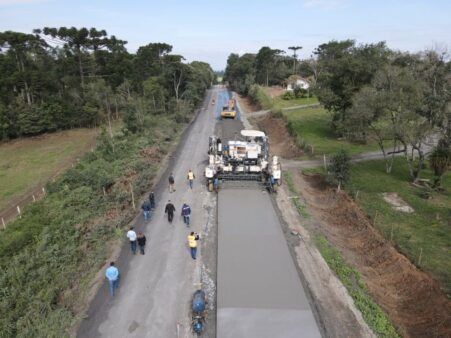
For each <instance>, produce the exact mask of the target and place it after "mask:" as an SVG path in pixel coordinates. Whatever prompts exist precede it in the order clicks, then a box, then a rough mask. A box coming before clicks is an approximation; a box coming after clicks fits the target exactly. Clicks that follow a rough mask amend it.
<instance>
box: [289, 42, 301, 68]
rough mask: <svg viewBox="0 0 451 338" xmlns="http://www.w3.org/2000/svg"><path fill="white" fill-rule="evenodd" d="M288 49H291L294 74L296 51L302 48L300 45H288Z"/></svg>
mask: <svg viewBox="0 0 451 338" xmlns="http://www.w3.org/2000/svg"><path fill="white" fill-rule="evenodd" d="M288 49H291V50H292V51H293V75H295V74H296V58H297V54H296V51H297V50H298V49H302V46H291V47H288Z"/></svg>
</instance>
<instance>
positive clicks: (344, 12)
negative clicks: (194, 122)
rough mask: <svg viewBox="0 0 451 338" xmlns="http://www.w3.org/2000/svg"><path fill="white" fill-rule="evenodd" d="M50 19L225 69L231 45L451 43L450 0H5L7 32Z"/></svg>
mask: <svg viewBox="0 0 451 338" xmlns="http://www.w3.org/2000/svg"><path fill="white" fill-rule="evenodd" d="M44 26H50V27H60V26H75V27H88V28H90V27H96V28H97V29H105V30H106V31H107V32H108V34H110V35H116V36H117V37H118V38H120V39H123V40H126V41H128V44H127V48H128V49H129V51H132V52H134V51H136V49H137V48H138V47H139V46H142V45H145V44H147V43H149V42H166V43H169V44H171V45H173V46H174V52H175V53H179V54H182V55H183V56H185V57H186V58H187V60H188V61H193V60H200V61H206V62H209V63H210V64H211V65H212V67H213V68H214V69H216V70H220V69H224V68H225V65H226V60H227V56H228V55H229V54H230V53H232V52H234V53H239V54H242V53H245V52H257V51H258V49H259V48H260V47H262V46H270V47H272V48H279V49H283V50H287V47H289V46H293V45H301V46H303V49H302V50H301V51H300V53H299V55H300V57H301V58H305V57H308V56H309V55H310V54H311V53H312V51H313V49H314V48H315V47H317V46H318V45H319V44H321V43H324V42H328V41H330V40H333V39H335V40H340V39H348V38H351V39H355V40H357V42H359V43H369V42H377V41H382V40H383V41H386V42H387V44H388V46H389V47H391V48H394V49H400V50H408V51H412V52H415V51H419V50H422V49H425V48H431V47H434V46H436V45H438V46H439V47H440V48H445V47H446V48H448V49H451V0H429V1H427V0H390V1H387V0H371V1H370V0H360V1H359V0H277V1H275V0H259V1H258V0H241V1H239V0H228V1H221V2H219V1H215V0H209V1H207V0H185V1H182V0H158V1H154V0H128V1H124V0H108V1H107V0H73V1H66V0H0V31H5V30H13V31H21V32H31V31H32V29H34V28H42V27H44Z"/></svg>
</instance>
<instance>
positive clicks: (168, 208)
mask: <svg viewBox="0 0 451 338" xmlns="http://www.w3.org/2000/svg"><path fill="white" fill-rule="evenodd" d="M174 211H175V207H174V204H172V203H171V200H169V201H168V203H167V204H166V208H165V209H164V213H165V214H168V221H169V223H172V219H173V218H174Z"/></svg>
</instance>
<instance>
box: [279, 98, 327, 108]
mask: <svg viewBox="0 0 451 338" xmlns="http://www.w3.org/2000/svg"><path fill="white" fill-rule="evenodd" d="M273 100H274V106H275V107H276V108H288V107H293V106H301V105H307V104H315V103H319V101H318V99H317V98H316V97H304V98H302V99H293V100H284V99H282V98H281V97H276V98H274V99H273Z"/></svg>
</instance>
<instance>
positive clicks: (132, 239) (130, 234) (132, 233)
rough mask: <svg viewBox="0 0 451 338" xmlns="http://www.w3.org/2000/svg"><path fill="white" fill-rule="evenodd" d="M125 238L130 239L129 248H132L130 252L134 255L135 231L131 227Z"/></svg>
mask: <svg viewBox="0 0 451 338" xmlns="http://www.w3.org/2000/svg"><path fill="white" fill-rule="evenodd" d="M127 238H128V239H129V240H130V248H131V249H132V253H133V254H134V255H136V238H137V236H136V232H135V230H133V227H131V228H130V230H129V231H128V232H127Z"/></svg>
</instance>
